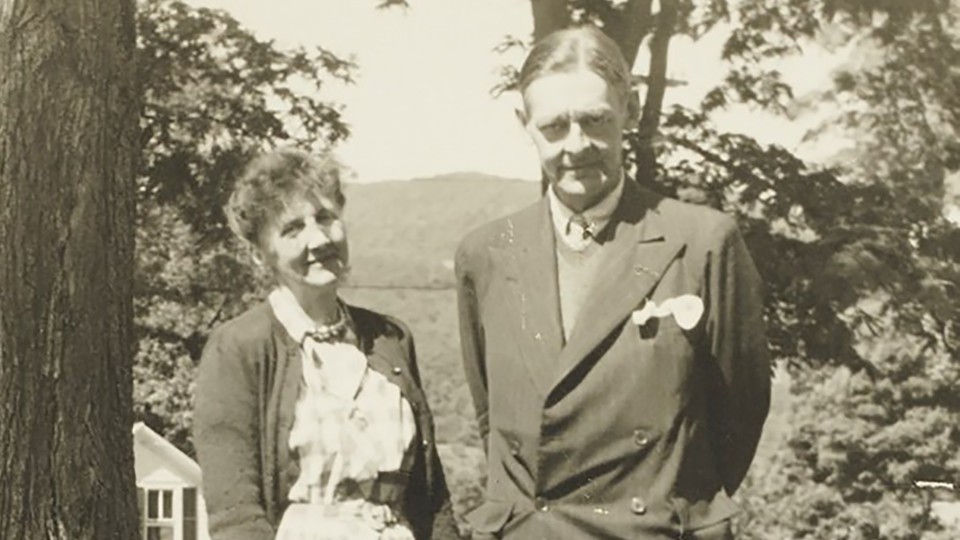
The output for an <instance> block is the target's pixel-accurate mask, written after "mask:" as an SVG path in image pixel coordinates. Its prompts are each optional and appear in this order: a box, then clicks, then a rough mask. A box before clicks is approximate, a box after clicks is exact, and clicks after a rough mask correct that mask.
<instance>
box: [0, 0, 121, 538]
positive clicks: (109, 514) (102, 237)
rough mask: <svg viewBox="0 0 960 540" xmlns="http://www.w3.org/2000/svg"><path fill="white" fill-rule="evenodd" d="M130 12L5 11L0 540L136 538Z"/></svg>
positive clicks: (59, 6)
mask: <svg viewBox="0 0 960 540" xmlns="http://www.w3.org/2000/svg"><path fill="white" fill-rule="evenodd" d="M133 60H134V3H133V2H132V1H129V0H128V1H119V2H97V1H94V0H59V1H57V0H51V1H46V2H27V1H22V0H0V65H2V66H3V68H2V69H3V75H2V76H0V253H2V257H0V259H2V260H0V456H2V458H0V538H4V539H7V540H34V539H36V538H72V539H77V540H93V539H104V538H110V539H127V538H134V537H136V536H137V534H138V533H137V532H136V531H137V520H136V515H137V514H136V502H135V501H136V497H135V492H134V487H135V482H134V466H133V436H132V432H131V427H132V425H133V421H132V420H133V418H132V414H131V409H132V407H131V406H132V397H131V392H130V382H131V373H130V371H131V370H130V362H131V358H130V353H131V352H132V350H133V347H132V345H133V332H132V330H133V314H132V302H131V300H130V298H131V291H132V288H133V287H132V281H133V229H132V224H131V218H132V209H133V176H134V165H133V164H134V161H135V157H136V152H137V147H136V139H137V103H138V101H139V96H138V92H137V88H136V84H135V79H134V63H133Z"/></svg>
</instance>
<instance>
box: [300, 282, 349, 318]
mask: <svg viewBox="0 0 960 540" xmlns="http://www.w3.org/2000/svg"><path fill="white" fill-rule="evenodd" d="M298 289H299V290H298ZM290 290H291V292H293V295H294V296H295V297H296V298H297V303H299V304H300V307H301V308H302V309H303V312H304V313H306V314H307V316H308V317H310V319H311V320H312V321H313V322H314V324H316V325H317V326H325V325H330V324H333V323H335V322H337V321H338V320H340V303H339V301H338V300H337V288H336V287H335V286H331V287H322V288H317V287H310V288H306V287H304V288H300V287H297V288H290Z"/></svg>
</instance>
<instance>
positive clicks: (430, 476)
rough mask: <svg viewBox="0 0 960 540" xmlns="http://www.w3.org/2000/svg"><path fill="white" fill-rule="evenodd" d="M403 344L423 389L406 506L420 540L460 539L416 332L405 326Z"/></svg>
mask: <svg viewBox="0 0 960 540" xmlns="http://www.w3.org/2000/svg"><path fill="white" fill-rule="evenodd" d="M403 330H404V338H403V341H404V344H403V348H404V350H405V351H406V352H407V365H408V366H409V371H410V375H411V378H412V379H413V382H414V384H415V385H416V386H417V388H418V389H419V390H420V392H419V397H420V399H419V401H420V402H419V403H417V404H416V411H417V412H416V414H417V428H418V429H417V437H418V438H419V440H418V441H417V457H416V460H415V462H414V466H413V470H412V471H411V477H410V483H409V484H408V486H407V491H406V500H405V504H404V506H405V509H406V516H407V519H409V520H410V522H411V524H412V525H413V528H414V534H415V535H416V537H417V540H458V539H459V538H461V536H460V532H459V529H458V528H457V522H456V519H455V518H454V515H453V503H452V502H451V500H450V490H449V489H448V488H447V481H446V476H445V475H444V474H443V464H442V463H441V462H440V454H439V453H438V451H437V442H436V433H435V431H434V425H433V416H432V415H431V413H430V406H429V404H428V403H427V399H426V396H425V394H424V393H423V383H422V382H421V379H420V370H419V367H418V366H417V352H416V347H415V346H414V344H413V334H411V333H410V330H409V329H408V328H406V327H403Z"/></svg>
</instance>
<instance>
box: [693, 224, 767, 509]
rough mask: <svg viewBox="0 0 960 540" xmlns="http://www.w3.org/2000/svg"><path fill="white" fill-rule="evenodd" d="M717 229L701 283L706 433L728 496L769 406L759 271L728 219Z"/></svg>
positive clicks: (743, 471) (743, 468)
mask: <svg viewBox="0 0 960 540" xmlns="http://www.w3.org/2000/svg"><path fill="white" fill-rule="evenodd" d="M718 230H719V231H720V232H721V237H720V238H719V239H718V241H717V242H715V243H714V246H715V247H714V250H713V251H711V252H710V254H709V256H708V262H707V264H708V268H707V272H706V280H707V283H706V284H705V288H706V290H707V291H708V294H707V298H706V301H707V303H708V319H707V336H708V337H707V339H708V347H709V353H710V356H711V357H712V359H713V360H714V363H713V364H712V365H713V367H714V368H715V369H716V370H717V373H716V376H715V377H713V378H712V381H713V384H712V387H711V389H710V390H711V396H710V403H711V410H712V411H713V416H712V417H711V422H712V425H711V433H712V437H713V443H714V448H715V450H716V451H717V455H718V460H719V462H718V467H719V471H720V475H721V478H722V479H723V483H724V487H725V489H726V491H727V493H728V494H730V495H732V494H733V493H734V492H735V491H736V490H737V488H738V487H739V486H740V484H741V482H742V481H743V479H744V477H745V476H746V474H747V470H748V469H749V468H750V463H751V462H752V461H753V457H754V455H755V453H756V450H757V444H758V443H759V441H760V434H761V432H762V430H763V424H764V421H765V420H766V417H767V413H768V412H769V410H770V379H771V375H772V370H771V364H770V357H769V351H768V348H767V341H766V331H765V324H764V320H763V292H762V283H761V280H760V276H759V273H758V272H757V269H756V266H755V265H754V263H753V259H752V258H751V257H750V254H749V253H748V251H747V247H746V245H745V244H744V241H743V238H742V237H741V235H740V231H739V230H738V229H737V226H736V223H735V222H734V221H733V219H732V218H727V221H726V223H725V226H723V227H720V228H718Z"/></svg>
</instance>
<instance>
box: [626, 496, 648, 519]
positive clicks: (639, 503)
mask: <svg viewBox="0 0 960 540" xmlns="http://www.w3.org/2000/svg"><path fill="white" fill-rule="evenodd" d="M630 511H631V512H633V513H634V514H637V515H638V516H639V515H643V514H646V513H647V507H646V505H644V504H643V499H641V498H640V497H634V498H632V499H630Z"/></svg>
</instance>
